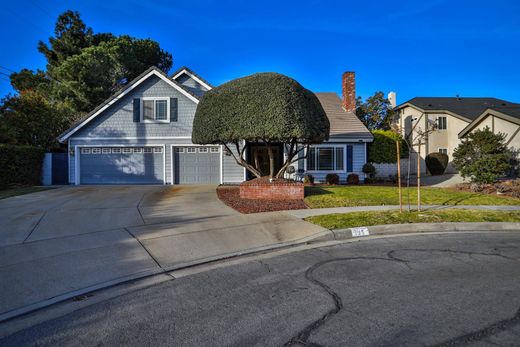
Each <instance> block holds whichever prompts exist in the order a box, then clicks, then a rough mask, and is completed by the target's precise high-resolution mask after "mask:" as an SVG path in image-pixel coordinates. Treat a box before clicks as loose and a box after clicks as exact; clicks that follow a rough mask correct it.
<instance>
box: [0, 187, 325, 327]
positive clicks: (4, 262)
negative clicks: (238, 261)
mask: <svg viewBox="0 0 520 347" xmlns="http://www.w3.org/2000/svg"><path fill="white" fill-rule="evenodd" d="M215 188H216V187H215V186H202V185H201V186H81V187H63V188H58V189H53V190H49V191H43V192H38V193H34V194H28V195H23V196H19V197H13V198H9V199H4V200H0V278H2V281H0V321H1V320H2V319H6V318H8V317H11V316H15V315H17V314H20V313H23V312H27V311H29V310H32V309H35V308H38V307H40V306H43V305H47V304H49V303H52V302H54V301H60V300H62V299H64V298H66V297H71V296H73V295H77V294H81V293H83V292H86V291H89V290H94V289H97V288H102V287H105V286H107V285H111V284H114V283H120V282H122V281H126V280H131V279H134V278H139V277H142V276H147V275H152V274H156V273H160V272H164V271H165V270H170V269H174V268H179V267H183V266H188V265H191V264H194V263H198V262H203V261H209V260H213V259H218V258H220V257H224V256H229V255H233V254H240V253H244V252H250V251H254V250H261V249H264V248H269V247H276V246H280V245H285V244H288V243H291V242H298V241H299V240H305V239H306V238H312V237H314V236H315V235H322V234H323V233H325V232H326V231H325V230H324V229H322V228H321V227H317V226H315V225H312V224H309V223H306V222H304V221H302V220H301V219H299V218H297V217H294V216H289V215H287V214H284V213H266V214H257V215H247V216H246V215H240V214H239V213H238V212H236V211H235V210H233V209H231V208H229V207H228V206H226V205H224V204H223V203H221V202H220V201H219V200H218V198H217V197H216V192H215Z"/></svg>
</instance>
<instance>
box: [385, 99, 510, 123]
mask: <svg viewBox="0 0 520 347" xmlns="http://www.w3.org/2000/svg"><path fill="white" fill-rule="evenodd" d="M406 106H413V107H415V108H418V109H420V110H421V111H423V112H448V113H453V114H455V115H458V116H460V117H461V118H463V119H465V120H466V121H468V122H471V121H473V120H475V119H477V118H478V117H479V116H480V115H481V114H482V112H484V111H485V110H486V109H489V108H490V109H497V108H500V107H511V106H520V104H515V103H512V102H509V101H506V100H501V99H497V98H463V97H416V98H413V99H411V100H408V101H407V102H405V103H402V104H401V105H399V106H397V107H396V108H395V109H396V110H399V109H401V108H404V107H406Z"/></svg>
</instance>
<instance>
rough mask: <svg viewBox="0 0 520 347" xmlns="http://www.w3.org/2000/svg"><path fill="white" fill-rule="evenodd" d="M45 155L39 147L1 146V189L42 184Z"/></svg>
mask: <svg viewBox="0 0 520 347" xmlns="http://www.w3.org/2000/svg"><path fill="white" fill-rule="evenodd" d="M44 153H45V151H44V150H43V149H41V148H38V147H32V146H15V145H3V144H0V187H1V188H5V187H8V186H10V185H16V184H20V185H39V184H41V174H42V162H43V155H44Z"/></svg>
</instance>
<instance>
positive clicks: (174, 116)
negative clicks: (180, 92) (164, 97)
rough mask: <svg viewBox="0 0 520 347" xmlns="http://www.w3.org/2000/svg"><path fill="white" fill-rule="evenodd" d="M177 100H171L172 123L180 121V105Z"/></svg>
mask: <svg viewBox="0 0 520 347" xmlns="http://www.w3.org/2000/svg"><path fill="white" fill-rule="evenodd" d="M177 100H178V99H177V98H170V122H176V121H177V120H178V113H179V112H178V109H179V108H178V105H177Z"/></svg>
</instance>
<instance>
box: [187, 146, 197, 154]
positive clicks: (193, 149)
mask: <svg viewBox="0 0 520 347" xmlns="http://www.w3.org/2000/svg"><path fill="white" fill-rule="evenodd" d="M187 152H188V153H195V152H197V148H195V147H188V151H187Z"/></svg>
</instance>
